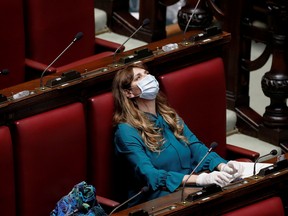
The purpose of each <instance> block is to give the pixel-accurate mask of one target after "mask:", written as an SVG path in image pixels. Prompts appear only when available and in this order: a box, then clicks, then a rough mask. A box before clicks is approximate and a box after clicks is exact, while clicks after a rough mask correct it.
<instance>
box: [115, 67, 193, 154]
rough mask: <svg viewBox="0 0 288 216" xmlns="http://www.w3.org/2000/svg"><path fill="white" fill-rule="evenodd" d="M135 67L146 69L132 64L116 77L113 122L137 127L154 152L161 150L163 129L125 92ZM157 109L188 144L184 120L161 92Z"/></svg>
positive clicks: (179, 137) (128, 87) (178, 135)
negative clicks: (184, 131)
mask: <svg viewBox="0 0 288 216" xmlns="http://www.w3.org/2000/svg"><path fill="white" fill-rule="evenodd" d="M135 67H138V68H143V69H146V68H145V66H144V65H142V64H137V65H130V66H128V67H126V68H124V69H122V70H119V71H118V72H117V74H116V75H115V77H114V80H113V87H112V92H113V96H114V105H115V112H114V116H113V122H114V125H117V124H119V123H128V124H129V125H131V126H132V127H134V128H136V129H137V130H138V131H139V133H140V135H141V137H142V139H143V141H144V143H145V144H146V146H147V147H148V148H149V149H150V150H151V151H153V152H160V151H161V147H162V145H163V143H164V138H163V136H162V132H161V129H160V128H157V127H155V125H154V123H153V122H151V121H150V120H149V118H148V117H147V115H146V114H145V113H144V112H142V111H141V110H139V108H138V106H137V103H136V101H135V99H134V98H128V97H127V96H126V94H125V91H127V90H129V89H130V88H131V83H132V81H133V77H134V72H133V69H134V68H135ZM156 110H157V112H158V113H159V114H160V115H162V117H163V118H164V120H165V122H167V124H168V125H169V126H170V128H171V130H172V131H173V133H174V135H175V136H176V138H178V139H179V140H182V141H183V142H184V143H186V144H187V143H188V140H187V138H186V137H185V136H184V135H183V128H184V125H183V121H181V119H180V117H179V116H178V115H177V114H176V112H175V110H174V109H173V108H171V107H170V106H169V105H168V104H167V100H166V98H165V97H164V96H163V95H162V94H161V93H158V95H157V97H156Z"/></svg>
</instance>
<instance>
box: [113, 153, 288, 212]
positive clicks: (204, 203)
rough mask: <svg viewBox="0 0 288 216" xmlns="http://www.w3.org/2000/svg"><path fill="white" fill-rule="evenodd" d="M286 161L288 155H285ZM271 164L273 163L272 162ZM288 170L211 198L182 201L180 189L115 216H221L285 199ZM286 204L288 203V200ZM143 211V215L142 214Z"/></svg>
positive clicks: (251, 180)
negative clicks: (272, 199) (260, 202)
mask: <svg viewBox="0 0 288 216" xmlns="http://www.w3.org/2000/svg"><path fill="white" fill-rule="evenodd" d="M285 156H286V158H287V157H288V154H286V155H285ZM268 162H273V160H270V161H268ZM287 182H288V169H287V168H285V169H283V170H281V171H278V172H274V173H272V174H269V175H266V176H263V177H261V176H257V177H255V176H252V177H249V178H245V179H244V180H243V181H239V182H236V183H234V184H231V185H229V186H226V187H224V188H222V191H221V192H217V193H215V194H212V195H210V196H206V197H204V198H202V199H197V200H195V201H192V202H189V201H186V202H185V203H184V202H181V188H180V189H179V190H178V191H176V192H175V193H172V194H169V195H167V196H164V197H160V198H158V199H154V200H151V201H148V202H145V203H142V204H139V205H137V206H134V207H132V208H128V209H125V210H123V211H119V212H117V213H114V214H113V215H114V216H124V215H125V216H127V215H129V216H133V215H135V216H145V215H146V216H148V215H150V216H156V215H157V216H158V215H159V216H160V215H169V216H170V215H175V216H176V215H177V216H179V215H182V216H184V215H192V214H193V215H199V216H200V215H201V216H202V215H221V214H223V213H226V212H229V211H232V210H234V209H238V208H241V207H243V206H245V205H249V204H252V203H255V202H257V201H260V200H263V199H266V198H269V197H272V196H274V195H278V196H281V197H286V199H287V194H288V185H287ZM200 190H201V188H197V187H194V188H191V187H187V188H185V190H184V197H187V196H188V195H189V194H192V193H195V192H197V191H200ZM286 202H287V200H286ZM143 212H144V213H143Z"/></svg>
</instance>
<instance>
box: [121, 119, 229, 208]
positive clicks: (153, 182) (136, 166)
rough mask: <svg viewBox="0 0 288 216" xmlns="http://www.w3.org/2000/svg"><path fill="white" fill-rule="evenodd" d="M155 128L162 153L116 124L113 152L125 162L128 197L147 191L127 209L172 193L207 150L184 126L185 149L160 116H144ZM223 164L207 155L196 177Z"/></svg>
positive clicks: (127, 127) (124, 125)
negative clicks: (158, 134) (144, 188)
mask: <svg viewBox="0 0 288 216" xmlns="http://www.w3.org/2000/svg"><path fill="white" fill-rule="evenodd" d="M147 116H148V117H149V118H150V119H151V121H154V122H155V126H157V127H158V128H161V129H162V133H163V137H164V139H165V142H164V145H163V147H162V151H161V152H160V153H159V152H152V151H150V150H149V149H148V148H147V147H146V145H145V144H144V142H143V139H142V137H141V135H140V133H139V132H138V130H137V129H135V128H133V127H132V126H131V125H129V124H127V123H121V124H118V125H117V127H116V131H115V150H116V154H117V155H118V156H121V157H122V158H124V159H125V160H126V162H128V165H129V168H128V169H129V171H130V174H128V175H127V176H125V178H126V179H127V181H128V182H129V183H128V185H129V195H128V196H129V197H132V196H133V195H135V194H137V193H138V192H139V191H140V190H141V188H142V187H143V186H148V187H149V191H148V192H145V193H142V194H141V196H138V197H137V198H135V199H133V200H132V201H131V202H130V205H129V206H132V205H135V204H138V203H141V202H144V201H147V200H151V199H155V198H157V197H160V196H164V195H166V194H168V193H171V192H174V191H175V190H176V189H177V188H178V187H179V186H180V185H181V183H182V179H183V177H184V175H187V174H190V173H191V171H192V170H193V169H194V168H195V167H196V165H197V164H198V162H199V161H200V160H201V159H202V158H203V157H204V155H205V154H206V153H207V152H208V148H207V147H206V146H205V145H204V144H203V143H202V142H201V141H199V140H198V138H197V137H196V136H195V135H194V134H193V133H192V132H191V131H190V130H189V128H188V127H187V125H186V124H185V123H184V131H183V134H184V135H185V137H187V139H188V141H189V145H187V144H185V143H184V142H182V141H180V140H178V139H177V138H176V137H175V136H174V134H173V132H172V131H171V130H170V128H169V125H168V124H167V123H166V122H165V120H164V119H163V117H162V116H161V115H157V116H155V115H152V114H147ZM226 162H227V161H226V160H224V159H223V158H221V157H220V156H219V155H218V154H217V153H215V152H211V153H210V154H209V155H208V156H207V157H206V159H205V160H204V161H203V162H202V164H201V165H200V166H199V167H198V168H197V170H196V173H197V172H200V171H203V170H210V171H212V170H214V169H215V167H217V165H218V164H220V163H226Z"/></svg>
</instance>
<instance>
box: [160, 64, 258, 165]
mask: <svg viewBox="0 0 288 216" xmlns="http://www.w3.org/2000/svg"><path fill="white" fill-rule="evenodd" d="M159 82H160V85H161V87H160V89H162V91H163V92H164V93H165V94H166V96H167V99H168V101H169V103H170V104H171V105H172V107H174V108H175V109H176V111H177V112H178V114H179V115H180V116H181V117H182V118H183V119H184V121H185V122H186V124H187V125H188V127H189V128H190V129H191V131H192V132H193V133H195V135H196V136H197V137H198V138H199V139H200V140H201V141H202V142H204V143H205V144H206V145H207V146H210V144H211V143H212V142H214V141H215V142H217V143H218V146H217V148H216V149H215V151H216V152H217V153H219V154H220V155H221V156H222V157H224V158H226V159H230V158H231V157H230V155H229V154H230V152H229V150H231V149H233V156H236V155H237V156H240V157H248V158H249V159H252V160H255V159H256V158H257V157H258V156H259V154H258V153H257V152H253V151H249V150H247V149H243V148H238V147H235V146H231V145H228V144H227V145H226V84H225V73H224V66H223V61H222V59H221V58H215V59H211V60H208V61H205V62H202V63H199V64H196V65H192V66H188V67H186V68H183V69H180V70H177V71H173V72H172V73H168V74H165V75H162V76H160V77H159Z"/></svg>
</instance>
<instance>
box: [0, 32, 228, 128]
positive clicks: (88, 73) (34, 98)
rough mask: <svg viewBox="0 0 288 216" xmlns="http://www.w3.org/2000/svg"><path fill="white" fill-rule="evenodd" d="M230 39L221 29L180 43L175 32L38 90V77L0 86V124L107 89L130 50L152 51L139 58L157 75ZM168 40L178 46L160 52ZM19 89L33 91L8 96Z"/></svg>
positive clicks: (213, 52)
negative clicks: (1, 97) (204, 37)
mask: <svg viewBox="0 0 288 216" xmlns="http://www.w3.org/2000/svg"><path fill="white" fill-rule="evenodd" d="M198 33H199V31H191V32H187V34H186V35H185V38H187V39H188V38H189V37H191V36H193V35H195V34H198ZM230 38H231V35H230V34H229V33H226V32H223V33H221V34H219V35H217V36H213V37H210V38H209V39H208V40H204V41H201V40H200V41H197V42H193V43H188V44H186V43H183V42H184V37H183V35H177V36H175V37H171V38H168V39H164V40H161V41H157V42H154V43H150V44H148V45H147V46H143V47H140V48H137V49H134V50H129V51H127V52H124V53H119V54H117V55H116V58H115V59H114V58H113V56H109V57H106V58H103V59H101V60H99V61H94V62H89V63H87V64H82V65H80V66H78V67H76V68H71V70H76V71H78V72H80V73H81V78H79V79H77V80H75V81H72V82H67V83H65V84H63V85H60V86H55V87H52V88H48V87H47V88H45V90H41V89H40V79H36V80H33V81H30V82H26V83H23V84H20V85H17V86H13V87H11V88H6V89H2V90H0V94H3V95H5V96H6V97H8V101H5V102H2V103H0V125H9V124H10V123H11V122H13V121H15V120H17V119H22V118H24V117H28V116H31V115H35V114H38V113H41V112H44V111H48V110H51V109H53V108H56V107H59V106H63V105H66V104H69V103H72V102H75V101H81V102H83V101H85V100H86V99H87V97H89V96H91V95H95V94H97V93H99V92H103V91H108V90H111V83H112V80H113V78H114V74H115V73H116V71H118V70H119V69H121V68H123V67H125V66H126V65H127V64H131V62H130V63H127V64H118V63H119V60H120V59H121V58H123V57H127V56H131V55H133V54H135V53H134V52H135V51H137V50H141V49H144V48H148V49H149V50H150V51H152V52H153V54H152V55H151V56H148V57H146V58H143V59H141V61H143V62H145V63H146V65H147V66H148V68H149V70H150V72H151V73H152V74H154V75H156V76H157V75H160V74H163V73H168V72H170V71H173V70H176V69H179V68H183V67H187V66H189V65H192V64H195V63H197V62H201V61H204V60H207V59H210V58H212V57H216V56H221V55H222V50H223V46H224V45H225V44H228V43H229V41H230ZM169 43H177V44H178V46H179V48H178V49H176V50H173V51H170V52H162V51H161V47H162V46H164V45H166V44H169ZM114 63H117V64H118V66H117V67H115V65H114ZM60 72H61V71H60ZM62 72H64V71H62ZM60 75H61V73H57V74H54V75H51V76H46V77H44V79H43V83H46V82H47V80H50V79H53V78H57V77H59V76H60ZM23 90H28V91H30V92H31V93H33V94H30V95H29V96H27V97H24V98H21V99H17V100H14V99H13V98H12V97H11V95H13V94H15V93H18V92H20V91H23Z"/></svg>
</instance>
